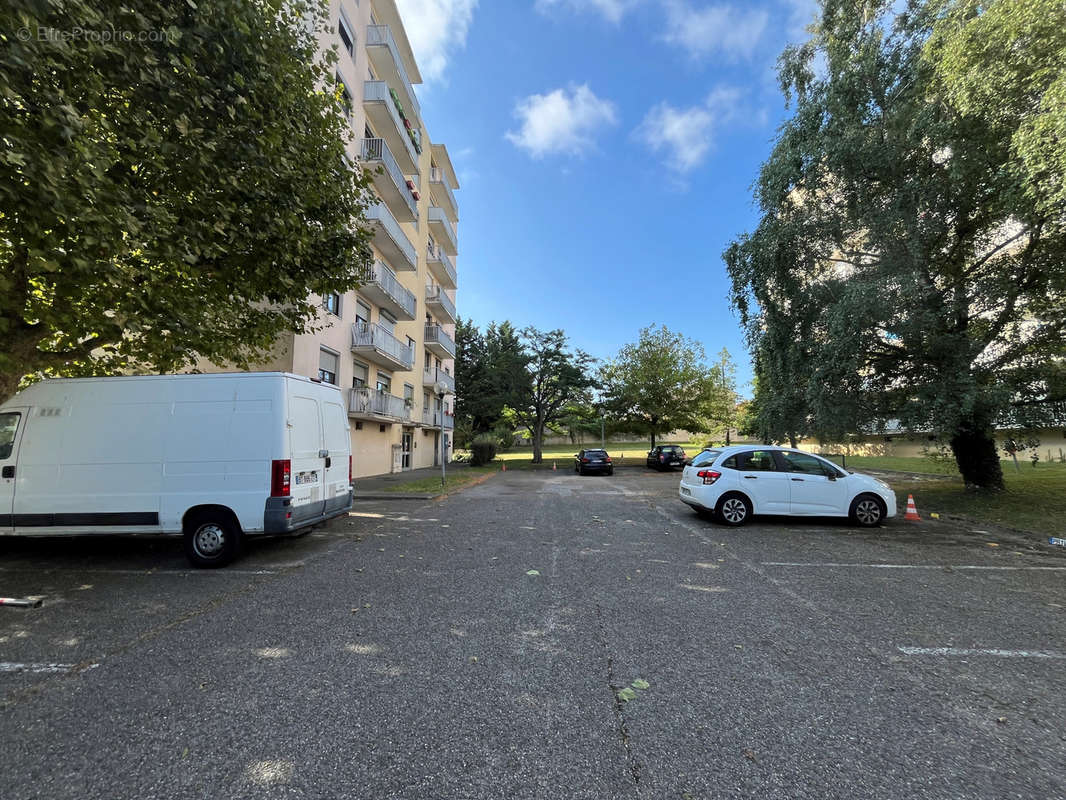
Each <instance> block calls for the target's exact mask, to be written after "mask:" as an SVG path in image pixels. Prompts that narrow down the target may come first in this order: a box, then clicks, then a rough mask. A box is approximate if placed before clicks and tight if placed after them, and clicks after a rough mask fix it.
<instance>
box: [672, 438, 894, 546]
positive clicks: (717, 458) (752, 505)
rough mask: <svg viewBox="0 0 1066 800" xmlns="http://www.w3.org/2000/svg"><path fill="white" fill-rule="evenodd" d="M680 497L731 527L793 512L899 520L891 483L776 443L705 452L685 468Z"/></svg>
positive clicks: (865, 522)
mask: <svg viewBox="0 0 1066 800" xmlns="http://www.w3.org/2000/svg"><path fill="white" fill-rule="evenodd" d="M679 495H680V498H681V502H683V503H687V504H688V505H690V506H692V507H693V508H694V509H696V511H697V512H699V513H700V514H703V515H707V516H710V515H712V514H713V516H714V517H715V519H717V520H718V521H719V522H722V523H724V524H726V525H743V524H744V523H745V522H747V521H748V520H749V519H750V518H751V516H752V515H753V514H789V515H796V516H808V517H850V518H851V520H852V521H853V522H855V523H856V524H858V525H862V526H863V527H866V528H872V527H875V526H877V525H880V524H881V523H882V522H883V521H884V520H886V519H888V518H889V517H894V516H896V495H895V493H894V492H893V491H892V489H891V487H890V486H889V485H888V484H887V483H885V482H883V481H879V480H878V479H877V478H873V477H871V476H869V475H862V474H860V473H857V472H856V473H852V472H846V471H845V470H842V469H841V468H840V467H838V466H837V465H836V464H834V463H832V462H831V461H826V460H825V459H824V458H819V457H818V456H816V455H812V454H811V453H803V452H800V451H799V450H793V449H791V448H788V447H774V446H771V445H734V446H732V447H724V448H721V449H713V450H704V451H702V452H701V453H700V454H699V455H698V456H696V457H695V458H693V459H692V462H691V464H690V465H688V466H686V467H685V471H684V473H683V474H682V476H681V487H680V489H679Z"/></svg>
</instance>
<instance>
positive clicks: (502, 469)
mask: <svg viewBox="0 0 1066 800" xmlns="http://www.w3.org/2000/svg"><path fill="white" fill-rule="evenodd" d="M500 463H501V464H502V466H501V467H500V472H507V462H506V461H502V462H500Z"/></svg>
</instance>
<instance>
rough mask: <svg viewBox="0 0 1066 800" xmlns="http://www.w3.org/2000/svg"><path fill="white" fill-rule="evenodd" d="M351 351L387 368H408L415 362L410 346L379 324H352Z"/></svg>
mask: <svg viewBox="0 0 1066 800" xmlns="http://www.w3.org/2000/svg"><path fill="white" fill-rule="evenodd" d="M352 352H353V353H356V354H357V355H360V356H362V357H363V358H365V359H366V360H367V361H372V362H374V363H375V364H378V365H379V366H382V367H386V368H389V369H398V370H409V369H411V367H412V366H414V363H415V355H414V353H413V352H411V348H410V347H408V346H407V345H406V344H404V343H403V342H401V341H400V340H399V339H397V338H396V337H395V336H393V335H392V334H391V333H389V332H388V331H387V330H385V329H384V328H383V327H381V326H380V325H370V324H367V323H365V322H357V323H355V324H354V325H352Z"/></svg>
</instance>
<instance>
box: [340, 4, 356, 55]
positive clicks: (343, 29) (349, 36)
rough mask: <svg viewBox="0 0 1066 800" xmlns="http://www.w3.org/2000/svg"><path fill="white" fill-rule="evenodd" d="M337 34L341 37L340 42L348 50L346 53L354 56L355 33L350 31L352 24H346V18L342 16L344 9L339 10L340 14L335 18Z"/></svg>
mask: <svg viewBox="0 0 1066 800" xmlns="http://www.w3.org/2000/svg"><path fill="white" fill-rule="evenodd" d="M337 35H338V36H340V37H341V44H342V45H343V46H344V49H345V50H347V51H348V55H350V56H352V57H353V58H354V57H355V34H354V33H352V26H351V25H349V24H348V18H347V17H346V16H344V11H341V15H340V17H339V18H338V19H337Z"/></svg>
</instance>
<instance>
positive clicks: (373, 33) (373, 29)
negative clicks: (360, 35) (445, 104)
mask: <svg viewBox="0 0 1066 800" xmlns="http://www.w3.org/2000/svg"><path fill="white" fill-rule="evenodd" d="M366 46H367V47H368V48H370V47H385V48H387V49H388V51H389V54H390V55H391V56H392V61H393V63H394V64H395V66H396V74H397V75H398V76H399V78H400V83H401V84H402V86H403V90H404V92H405V93H406V94H407V101H408V102H409V103H410V104H411V111H412V112H413V113H414V114H415V116H416V117H420V116H421V115H422V110H421V109H420V108H419V106H418V98H417V97H415V90H414V87H412V86H411V79H410V78H408V77H407V70H406V69H404V66H403V59H402V58H401V57H400V48H398V47H397V46H396V40H395V39H393V38H392V31H391V30H389V26H388V25H367V26H366Z"/></svg>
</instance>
